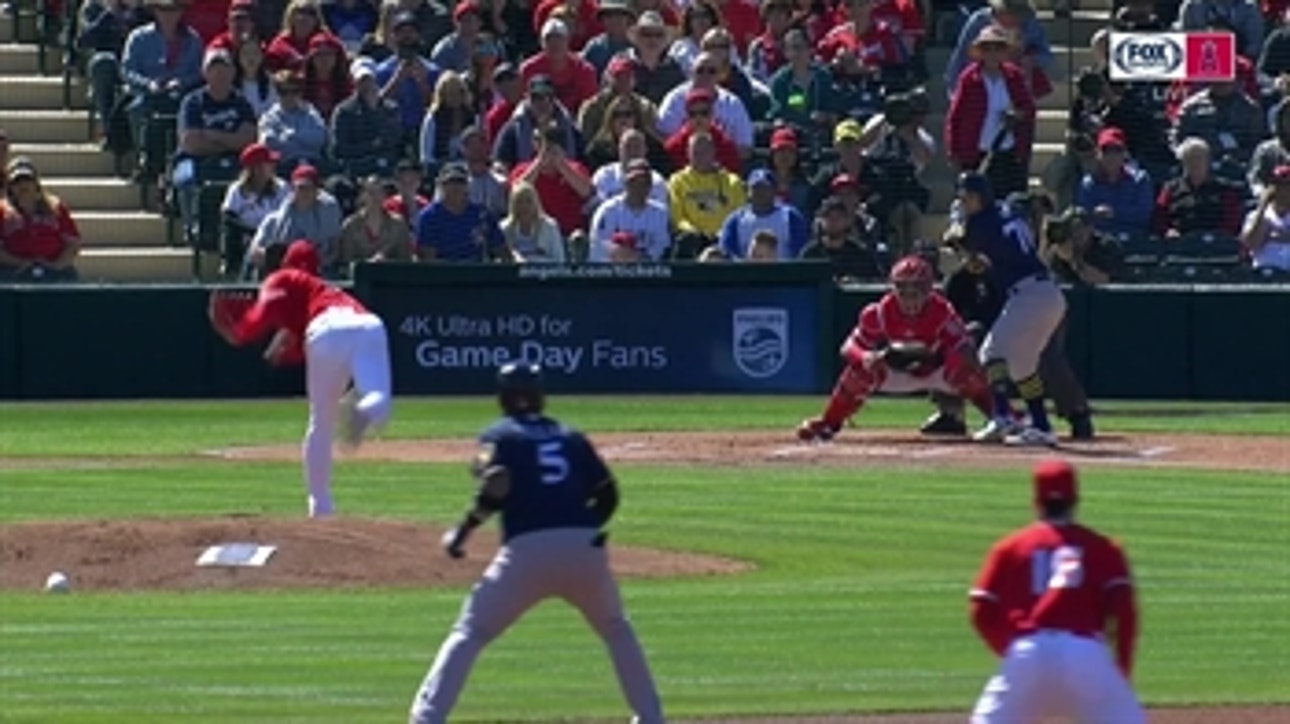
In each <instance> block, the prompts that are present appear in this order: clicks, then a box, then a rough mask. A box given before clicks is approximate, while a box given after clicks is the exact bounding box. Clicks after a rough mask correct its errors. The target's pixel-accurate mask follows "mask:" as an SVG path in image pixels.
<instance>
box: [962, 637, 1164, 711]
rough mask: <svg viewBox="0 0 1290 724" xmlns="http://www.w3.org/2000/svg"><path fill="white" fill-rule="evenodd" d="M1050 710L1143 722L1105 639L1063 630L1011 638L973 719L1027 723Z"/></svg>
mask: <svg viewBox="0 0 1290 724" xmlns="http://www.w3.org/2000/svg"><path fill="white" fill-rule="evenodd" d="M1051 716H1057V717H1069V718H1070V719H1071V720H1072V721H1075V722H1080V723H1081V724H1112V722H1114V724H1145V722H1146V716H1145V715H1144V714H1143V712H1142V705H1141V704H1139V703H1138V697H1137V695H1136V694H1134V693H1133V687H1132V686H1131V685H1130V684H1129V682H1128V680H1126V679H1125V678H1124V675H1123V674H1121V673H1120V669H1119V667H1117V666H1116V665H1115V661H1114V660H1112V658H1111V652H1110V650H1109V649H1107V647H1106V644H1105V643H1103V642H1102V641H1101V640H1098V639H1093V638H1087V637H1083V636H1076V635H1074V634H1070V633H1067V632H1065V631H1040V632H1037V633H1034V634H1031V635H1029V636H1026V637H1024V638H1020V639H1017V640H1016V641H1014V642H1012V645H1011V646H1009V647H1008V653H1007V654H1006V655H1005V656H1004V658H1003V663H1002V664H1001V665H1000V666H999V673H998V674H996V675H995V676H994V677H993V678H991V679H990V681H989V682H988V683H987V684H986V686H985V691H983V692H981V698H980V699H978V700H977V703H976V709H975V710H974V711H973V712H972V724H1032V723H1033V722H1037V721H1040V720H1042V719H1043V718H1044V717H1051Z"/></svg>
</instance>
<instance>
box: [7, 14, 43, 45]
mask: <svg viewBox="0 0 1290 724" xmlns="http://www.w3.org/2000/svg"><path fill="white" fill-rule="evenodd" d="M15 27H16V28H17V31H18V40H19V41H20V42H25V43H29V44H30V43H35V39H36V18H35V17H23V18H22V19H21V21H18V20H17V19H16V18H14V16H13V15H11V14H9V13H7V12H3V13H0V40H2V41H4V42H6V43H10V42H13V41H14V40H15V35H14V29H15Z"/></svg>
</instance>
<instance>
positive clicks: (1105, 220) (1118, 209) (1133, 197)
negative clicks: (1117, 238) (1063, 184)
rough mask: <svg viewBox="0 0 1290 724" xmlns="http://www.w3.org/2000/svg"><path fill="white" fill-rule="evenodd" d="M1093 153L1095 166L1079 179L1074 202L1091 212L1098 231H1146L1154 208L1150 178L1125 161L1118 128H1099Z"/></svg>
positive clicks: (1143, 232) (1123, 147) (1122, 136)
mask: <svg viewBox="0 0 1290 724" xmlns="http://www.w3.org/2000/svg"><path fill="white" fill-rule="evenodd" d="M1097 153H1098V159H1097V168H1096V169H1095V170H1094V171H1093V173H1089V174H1085V175H1084V178H1083V180H1081V181H1080V185H1079V188H1078V189H1076V190H1075V205H1076V206H1078V207H1080V208H1082V209H1084V210H1085V211H1087V212H1089V213H1090V214H1091V215H1092V217H1093V226H1094V228H1096V229H1097V230H1098V231H1102V232H1107V233H1127V234H1135V235H1139V234H1146V233H1149V232H1150V231H1151V215H1152V213H1153V212H1154V210H1155V197H1154V194H1153V189H1152V185H1151V179H1150V178H1149V177H1148V176H1147V174H1146V173H1145V172H1143V171H1142V170H1141V169H1139V168H1137V167H1136V166H1131V165H1128V164H1126V163H1125V160H1126V158H1127V151H1126V147H1125V142H1124V134H1123V133H1121V132H1120V130H1119V129H1118V128H1105V129H1103V130H1102V132H1101V133H1099V134H1098V136H1097Z"/></svg>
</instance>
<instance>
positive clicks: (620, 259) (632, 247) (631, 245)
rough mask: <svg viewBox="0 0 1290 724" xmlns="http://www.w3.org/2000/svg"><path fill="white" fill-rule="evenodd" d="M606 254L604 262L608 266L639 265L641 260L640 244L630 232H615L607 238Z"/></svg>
mask: <svg viewBox="0 0 1290 724" xmlns="http://www.w3.org/2000/svg"><path fill="white" fill-rule="evenodd" d="M607 253H608V257H607V258H606V259H605V261H607V262H609V263H610V264H639V263H640V262H641V259H642V257H641V250H640V244H639V242H638V241H637V240H636V235H635V234H633V233H632V232H630V231H615V232H614V233H613V235H612V236H611V237H610V238H609V243H608V252H607Z"/></svg>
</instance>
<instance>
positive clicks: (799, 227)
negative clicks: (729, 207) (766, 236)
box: [718, 168, 811, 259]
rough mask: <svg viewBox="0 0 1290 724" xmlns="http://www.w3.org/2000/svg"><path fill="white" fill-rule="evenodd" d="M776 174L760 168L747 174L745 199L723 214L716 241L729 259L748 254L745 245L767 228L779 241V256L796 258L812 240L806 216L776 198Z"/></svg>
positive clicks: (740, 257) (739, 257)
mask: <svg viewBox="0 0 1290 724" xmlns="http://www.w3.org/2000/svg"><path fill="white" fill-rule="evenodd" d="M775 195H776V186H775V176H774V174H772V173H771V172H770V171H768V170H766V169H764V168H759V169H757V170H755V171H753V172H752V173H751V174H749V175H748V203H747V204H746V205H745V206H742V207H740V208H738V209H736V210H735V211H734V213H732V214H730V216H728V217H726V221H725V223H724V224H722V226H721V234H720V236H719V237H718V243H719V244H720V246H721V250H722V251H724V252H725V253H726V256H727V257H728V258H730V259H746V258H748V247H749V245H750V244H751V243H752V238H753V235H754V234H756V233H757V232H758V231H763V230H765V231H770V232H773V233H774V234H775V238H776V239H777V240H778V241H779V254H778V256H779V258H780V259H797V258H798V257H800V256H801V255H802V249H805V248H806V245H807V244H808V243H809V242H810V240H811V238H810V237H811V229H810V226H809V225H808V224H807V223H806V218H805V217H803V216H802V214H801V212H799V211H798V210H797V209H795V208H793V207H792V206H786V205H784V204H781V203H780V202H779V201H777V200H776V199H775Z"/></svg>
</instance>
